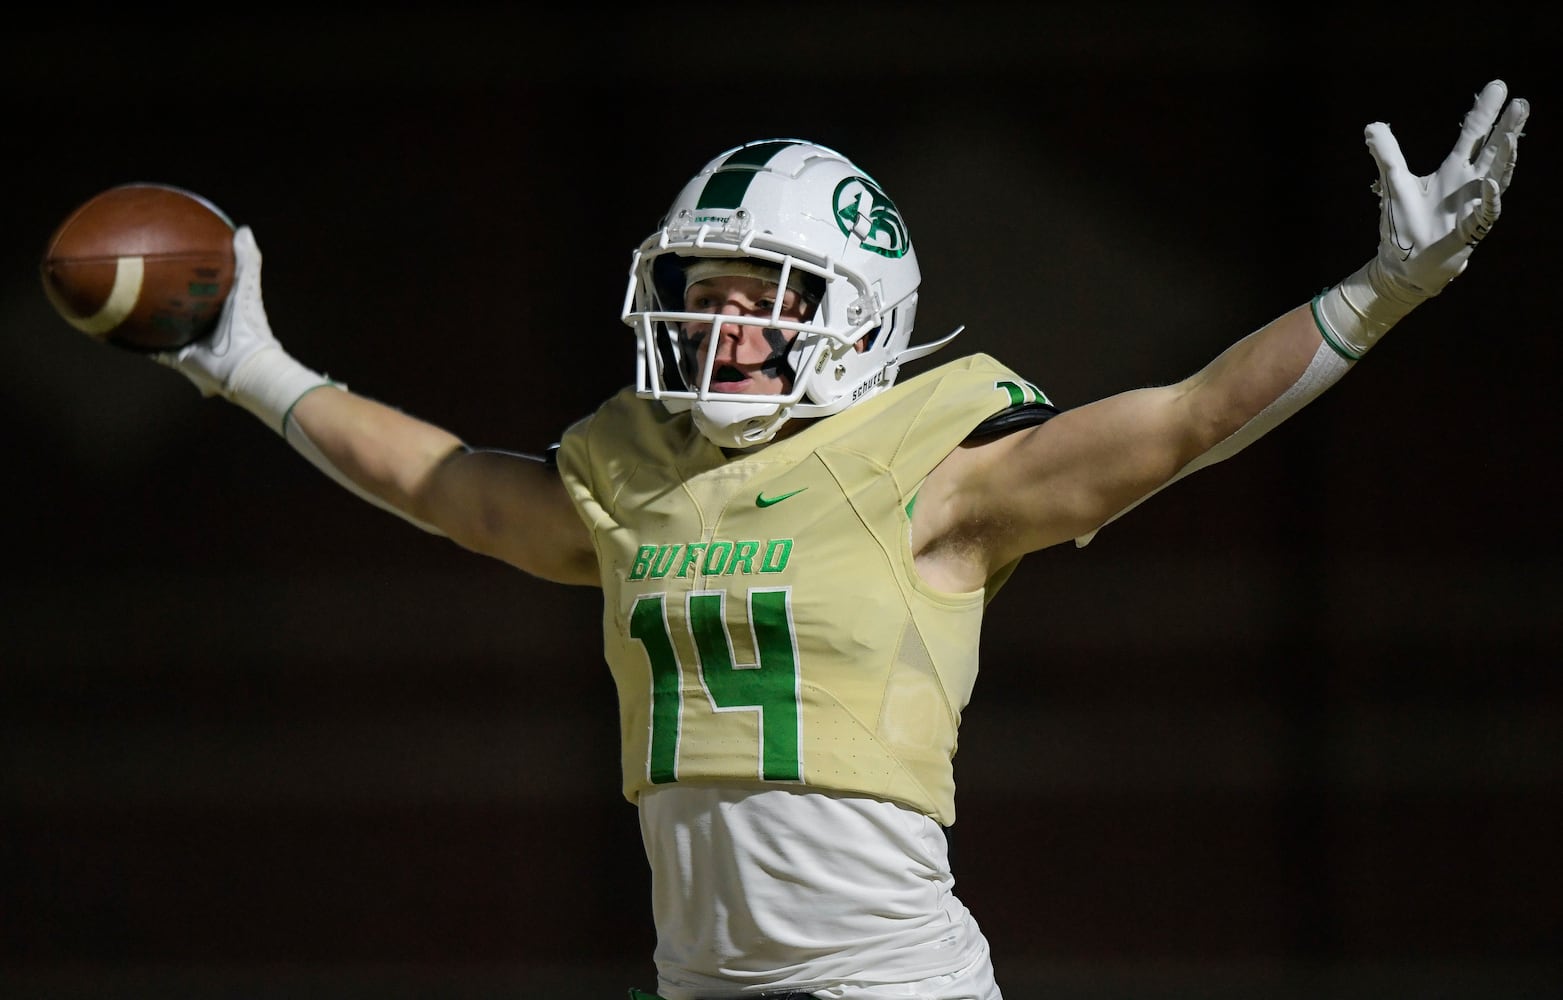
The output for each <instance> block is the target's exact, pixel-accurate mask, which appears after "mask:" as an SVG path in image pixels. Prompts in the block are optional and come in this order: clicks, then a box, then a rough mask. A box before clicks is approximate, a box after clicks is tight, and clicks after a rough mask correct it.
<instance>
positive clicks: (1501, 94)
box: [1449, 80, 1509, 163]
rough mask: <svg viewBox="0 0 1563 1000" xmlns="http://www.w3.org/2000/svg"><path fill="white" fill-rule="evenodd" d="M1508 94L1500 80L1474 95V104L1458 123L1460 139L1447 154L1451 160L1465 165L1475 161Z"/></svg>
mask: <svg viewBox="0 0 1563 1000" xmlns="http://www.w3.org/2000/svg"><path fill="white" fill-rule="evenodd" d="M1508 94H1509V88H1508V86H1507V85H1506V84H1505V83H1504V82H1503V81H1502V80H1494V81H1492V82H1491V83H1489V84H1488V85H1487V86H1485V87H1483V88H1482V91H1481V93H1479V94H1477V95H1476V103H1475V104H1473V105H1472V106H1471V110H1470V111H1469V112H1467V113H1466V115H1465V119H1464V120H1463V121H1461V122H1460V139H1459V141H1458V142H1456V143H1455V147H1454V149H1453V150H1452V151H1451V152H1450V153H1449V158H1450V159H1451V160H1454V159H1459V160H1461V161H1463V162H1465V163H1472V162H1474V161H1475V160H1476V157H1477V155H1478V154H1479V153H1480V152H1481V151H1482V147H1483V146H1484V145H1486V143H1487V137H1488V136H1489V135H1491V134H1492V130H1493V129H1492V127H1493V123H1494V122H1496V121H1497V120H1498V112H1500V111H1502V110H1503V101H1504V98H1506V97H1507V96H1508Z"/></svg>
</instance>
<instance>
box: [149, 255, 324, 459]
mask: <svg viewBox="0 0 1563 1000" xmlns="http://www.w3.org/2000/svg"><path fill="white" fill-rule="evenodd" d="M233 256H234V274H233V289H232V290H231V291H230V292H229V293H228V299H227V301H226V302H224V303H223V309H222V313H221V315H220V316H219V317H218V319H217V327H216V329H214V330H213V331H212V333H211V335H210V336H207V337H203V338H201V339H200V340H197V341H195V342H194V343H191V344H187V345H186V346H184V347H181V348H180V349H179V350H177V351H164V352H161V353H158V354H154V355H152V359H153V360H154V361H156V362H157V363H158V364H161V365H166V366H167V367H169V368H172V369H174V370H175V371H177V372H179V373H181V374H182V375H184V376H185V377H186V378H188V379H189V380H190V381H191V382H194V383H195V387H196V388H197V389H199V390H201V395H203V396H221V397H223V398H224V399H227V400H229V401H231V402H234V403H237V404H239V405H240V406H242V407H244V408H245V409H247V410H249V411H250V412H251V413H253V414H255V415H256V416H257V417H259V418H260V419H261V420H263V421H265V423H266V425H267V426H269V427H270V428H271V429H272V430H274V431H276V432H277V433H279V434H281V433H283V430H284V426H285V424H286V421H287V415H288V411H289V410H291V409H292V408H293V404H294V403H296V402H297V401H298V400H299V397H301V396H303V395H304V394H305V393H306V392H308V391H310V390H311V389H315V388H318V387H319V386H322V385H330V384H332V383H331V380H330V379H328V378H326V377H325V376H323V375H320V374H318V373H316V372H313V371H311V370H309V369H308V368H306V367H304V366H303V365H301V364H299V363H298V362H297V361H295V360H294V359H293V358H292V357H290V356H289V355H288V353H287V352H286V351H284V350H283V349H282V345H281V344H280V343H278V342H277V338H276V336H274V335H273V334H272V332H271V323H270V322H269V321H268V320H267V319H266V306H265V303H264V302H263V301H262V299H261V252H260V247H258V246H257V245H256V243H255V235H254V234H253V233H252V232H250V227H249V226H240V227H239V228H238V229H237V230H235V232H234V234H233Z"/></svg>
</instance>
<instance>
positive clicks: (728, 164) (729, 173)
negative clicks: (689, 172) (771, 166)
mask: <svg viewBox="0 0 1563 1000" xmlns="http://www.w3.org/2000/svg"><path fill="white" fill-rule="evenodd" d="M796 145H797V143H795V142H785V141H776V142H757V143H755V144H754V145H752V146H744V147H743V148H741V149H739V150H738V151H737V152H735V153H733V155H732V156H729V157H728V158H727V159H726V161H724V162H723V163H722V165H721V166H720V167H718V168H717V169H716V172H715V173H713V174H712V175H711V179H710V180H709V181H707V182H706V186H705V189H704V190H702V191H701V192H700V200H699V201H697V202H696V203H695V207H696V208H737V207H738V206H739V205H740V204H742V203H743V197H744V192H745V191H748V190H749V183H750V182H751V181H753V180H754V175H755V174H756V173H758V172H759V171H757V170H733V169H732V168H733V167H763V166H764V165H765V164H766V163H768V162H770V159H771V157H773V156H775V155H776V154H777V153H779V152H781V151H782V150H784V149H786V148H787V147H789V146H796Z"/></svg>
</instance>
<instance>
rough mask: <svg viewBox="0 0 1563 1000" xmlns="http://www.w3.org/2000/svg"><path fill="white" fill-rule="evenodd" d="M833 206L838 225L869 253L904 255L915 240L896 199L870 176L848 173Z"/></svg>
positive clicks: (840, 185) (889, 255)
mask: <svg viewBox="0 0 1563 1000" xmlns="http://www.w3.org/2000/svg"><path fill="white" fill-rule="evenodd" d="M834 201H835V204H834V206H832V207H833V209H834V211H835V215H836V225H837V226H838V227H839V228H840V229H841V232H842V234H843V235H845V236H847V237H849V238H851V239H855V240H857V241H858V243H859V244H860V245H861V246H862V247H863V249H864V250H867V251H868V252H869V253H877V254H879V255H880V256H881V257H891V258H895V257H904V256H906V251H907V249H908V248H909V247H910V246H911V241H910V240H908V239H907V236H906V223H904V222H902V221H901V212H900V210H899V209H897V208H896V207H895V202H893V201H891V200H890V199H889V198H888V197H886V196H885V193H884V192H883V191H881V190H880V189H879V185H877V184H875V183H874V182H873V181H871V180H869V179H868V178H867V177H861V176H859V177H848V178H847V179H846V180H844V181H842V182H841V183H840V184H837V185H836V193H835V196H834Z"/></svg>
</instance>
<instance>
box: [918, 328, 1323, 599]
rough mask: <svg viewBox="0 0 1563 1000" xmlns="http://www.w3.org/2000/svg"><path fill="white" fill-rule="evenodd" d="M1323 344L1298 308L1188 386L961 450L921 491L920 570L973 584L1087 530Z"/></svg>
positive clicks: (1246, 411) (1218, 436)
mask: <svg viewBox="0 0 1563 1000" xmlns="http://www.w3.org/2000/svg"><path fill="white" fill-rule="evenodd" d="M1321 347H1324V342H1323V340H1322V339H1321V338H1320V336H1319V329H1318V326H1317V325H1316V324H1315V322H1314V319H1313V316H1312V314H1311V311H1310V309H1309V307H1308V306H1307V305H1302V306H1298V307H1297V308H1295V309H1292V310H1291V311H1289V312H1287V313H1285V314H1284V315H1282V316H1280V317H1279V318H1277V319H1276V320H1274V321H1273V322H1271V323H1269V324H1267V325H1265V326H1264V327H1262V328H1261V329H1259V330H1257V331H1255V332H1254V333H1252V334H1250V335H1249V336H1247V337H1245V338H1243V339H1242V340H1240V341H1238V342H1237V343H1236V344H1234V345H1232V346H1231V347H1229V348H1228V349H1227V350H1225V351H1224V352H1222V353H1221V354H1220V355H1219V356H1218V357H1217V358H1216V359H1215V360H1214V361H1212V362H1211V363H1210V364H1208V365H1206V366H1205V367H1204V368H1202V369H1201V370H1200V371H1198V372H1196V373H1195V374H1194V375H1192V376H1190V377H1189V378H1187V379H1184V380H1183V381H1181V382H1178V383H1176V384H1173V385H1168V386H1161V387H1155V388H1147V389H1135V390H1132V391H1129V392H1124V393H1120V394H1118V395H1115V396H1109V397H1107V398H1106V399H1103V400H1100V401H1098V402H1095V403H1091V404H1089V405H1087V406H1082V407H1079V408H1077V409H1072V410H1066V411H1065V412H1063V413H1061V414H1059V415H1058V416H1056V417H1054V418H1053V419H1052V420H1049V421H1048V422H1046V423H1044V424H1040V425H1038V426H1036V427H1032V428H1029V429H1027V430H1024V431H1017V432H1015V433H1013V434H1008V435H1005V436H1003V437H999V438H993V439H988V440H984V441H982V442H978V443H972V444H968V445H965V446H963V447H961V448H959V449H957V450H956V451H955V452H953V453H952V454H951V455H950V456H949V458H947V459H946V460H945V461H944V462H943V463H942V464H941V465H940V466H939V467H938V468H937V469H936V470H935V471H934V473H933V475H932V476H930V477H929V481H928V483H927V484H926V485H925V486H924V488H923V490H922V491H921V492H920V494H919V497H918V503H917V511H916V517H915V519H914V521H913V535H912V544H913V550H914V552H916V553H917V557H918V560H919V566H920V567H922V568H923V569H924V571H925V575H928V576H929V577H930V579H931V580H932V581H933V582H942V583H943V584H945V585H948V587H949V589H955V590H960V589H971V588H972V587H975V586H979V585H980V584H981V582H982V581H983V580H984V579H986V578H987V576H988V575H989V574H990V573H991V572H992V571H993V570H994V569H996V568H997V567H999V566H1002V565H1004V564H1005V563H1007V562H1010V561H1012V560H1014V559H1016V558H1018V557H1019V556H1022V555H1024V554H1025V553H1027V552H1033V551H1036V550H1038V549H1043V548H1047V547H1048V546H1051V545H1056V544H1057V543H1059V542H1062V541H1067V540H1069V539H1073V538H1078V537H1080V536H1082V535H1086V534H1089V533H1090V532H1092V531H1094V530H1096V529H1097V528H1099V527H1100V526H1101V525H1102V524H1103V523H1105V522H1106V521H1107V520H1108V519H1110V518H1112V517H1113V516H1114V515H1116V514H1118V513H1119V512H1120V511H1123V510H1124V509H1125V508H1127V507H1129V506H1131V505H1133V504H1134V503H1135V502H1137V501H1138V500H1139V499H1141V498H1142V497H1144V496H1146V495H1148V494H1150V493H1152V492H1154V491H1156V490H1157V489H1159V488H1161V487H1162V486H1163V485H1164V484H1166V483H1167V482H1169V481H1170V480H1171V479H1172V478H1173V477H1174V476H1176V475H1177V474H1178V473H1179V472H1180V471H1181V470H1183V469H1184V468H1186V467H1187V466H1188V465H1189V464H1190V463H1191V462H1193V461H1194V460H1195V459H1197V458H1198V457H1199V456H1201V455H1203V454H1205V453H1207V452H1209V451H1210V450H1211V449H1213V448H1215V447H1216V446H1217V445H1218V444H1220V443H1221V442H1223V441H1225V440H1227V439H1228V438H1230V437H1231V436H1232V435H1233V434H1234V433H1236V432H1237V431H1238V430H1239V429H1240V428H1242V427H1243V426H1244V425H1246V424H1248V423H1249V422H1250V421H1252V420H1253V419H1254V418H1255V417H1256V416H1257V415H1259V414H1260V413H1261V412H1262V411H1264V410H1265V409H1266V407H1268V406H1270V405H1271V404H1272V403H1273V402H1274V401H1275V400H1276V399H1277V398H1278V397H1280V396H1281V395H1282V394H1283V393H1285V392H1286V391H1287V390H1288V389H1289V388H1291V387H1292V386H1293V385H1295V384H1296V383H1297V382H1298V380H1299V379H1300V378H1301V377H1302V375H1303V373H1304V372H1305V371H1307V370H1308V368H1309V366H1310V364H1311V363H1312V362H1313V361H1314V359H1315V357H1316V356H1317V355H1318V354H1319V351H1320V349H1321ZM1324 349H1325V350H1328V348H1324ZM935 576H938V577H940V578H941V579H938V580H935V579H934V577H935Z"/></svg>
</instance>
